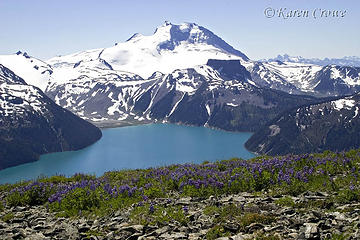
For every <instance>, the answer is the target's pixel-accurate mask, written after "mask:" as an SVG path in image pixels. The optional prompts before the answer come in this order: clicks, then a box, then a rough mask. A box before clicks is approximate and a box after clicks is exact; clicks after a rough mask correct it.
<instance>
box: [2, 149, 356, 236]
mask: <svg viewBox="0 0 360 240" xmlns="http://www.w3.org/2000/svg"><path fill="white" fill-rule="evenodd" d="M359 186H360V151H359V150H351V151H348V152H342V153H332V152H328V151H327V152H324V153H322V154H307V155H286V156H278V157H267V156H261V157H257V158H254V159H250V160H242V159H230V160H224V161H218V162H215V163H209V162H204V163H203V164H179V165H170V166H166V167H159V168H149V169H137V170H121V171H111V172H107V173H105V174H104V175H103V176H101V177H96V176H93V175H85V174H75V175H74V176H72V177H65V176H61V175H58V176H52V177H48V178H39V179H37V180H35V181H28V182H20V183H16V184H4V185H0V239H29V240H33V239H35V240H36V239H103V240H105V239H108V240H112V239H209V240H212V239H255V240H280V239H324V240H325V239H326V240H343V239H344V240H347V239H360V230H359V229H360V187H359Z"/></svg>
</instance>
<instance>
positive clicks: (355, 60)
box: [259, 54, 360, 67]
mask: <svg viewBox="0 0 360 240" xmlns="http://www.w3.org/2000/svg"><path fill="white" fill-rule="evenodd" d="M259 61H260V62H275V61H281V62H291V63H307V64H315V65H319V66H327V65H337V66H347V67H360V57H356V56H347V57H343V58H324V59H319V58H303V57H301V56H296V57H294V56H289V55H288V54H284V55H278V56H277V57H275V58H269V59H261V60H259Z"/></svg>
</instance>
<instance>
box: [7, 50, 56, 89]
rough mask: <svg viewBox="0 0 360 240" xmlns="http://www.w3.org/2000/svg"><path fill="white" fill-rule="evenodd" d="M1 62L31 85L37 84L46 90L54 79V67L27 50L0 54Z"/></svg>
mask: <svg viewBox="0 0 360 240" xmlns="http://www.w3.org/2000/svg"><path fill="white" fill-rule="evenodd" d="M0 64H2V65H3V66H5V67H7V68H9V69H11V71H13V72H14V73H15V74H16V75H17V76H19V77H21V78H23V79H25V80H26V83H27V84H29V85H33V86H36V87H38V88H40V89H41V90H42V91H45V89H46V87H47V84H48V83H49V82H50V80H51V79H52V74H53V69H52V67H51V66H50V65H49V64H47V63H45V62H43V61H41V60H39V59H37V58H34V57H31V56H29V55H28V54H27V53H26V52H24V53H22V52H20V51H19V52H17V53H16V54H12V55H0Z"/></svg>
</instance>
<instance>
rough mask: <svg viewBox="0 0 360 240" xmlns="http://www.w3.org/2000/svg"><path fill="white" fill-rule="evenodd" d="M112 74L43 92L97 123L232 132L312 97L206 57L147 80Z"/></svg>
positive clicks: (255, 125)
mask: <svg viewBox="0 0 360 240" xmlns="http://www.w3.org/2000/svg"><path fill="white" fill-rule="evenodd" d="M108 71H109V73H110V72H113V71H114V70H108ZM116 73H117V74H115V72H113V74H114V75H111V76H112V77H110V75H108V76H103V77H98V78H91V77H87V76H84V75H82V76H80V77H79V78H77V79H74V80H72V81H69V82H65V83H63V84H57V85H54V87H51V88H48V92H47V94H48V95H49V96H50V97H51V98H52V99H54V100H55V101H56V102H57V103H58V104H60V105H61V106H63V107H65V108H67V109H69V110H70V111H72V112H74V113H76V114H77V115H79V116H81V117H83V118H84V119H88V120H91V121H93V122H95V123H96V122H98V123H99V125H103V124H105V123H114V122H117V121H127V122H134V121H137V122H144V121H145V122H147V121H167V122H174V123H183V124H191V125H198V126H202V125H205V126H210V127H215V128H221V129H226V130H237V131H253V130H256V129H258V128H259V127H260V126H261V124H265V123H266V122H267V121H269V120H270V119H271V118H272V117H275V116H276V115H277V114H279V113H280V112H281V111H283V110H284V106H286V107H291V106H298V105H301V104H305V103H309V102H312V101H315V99H314V98H312V97H304V96H295V95H289V94H286V93H282V92H279V91H273V90H270V89H262V88H259V87H256V86H255V85H253V82H252V81H251V75H250V73H249V72H248V71H247V70H246V68H245V67H244V66H242V65H241V64H240V60H228V61H227V60H211V59H210V60H209V61H208V63H207V65H199V66H196V67H194V68H188V69H179V70H175V71H173V72H172V73H170V74H162V73H155V74H153V76H152V77H151V78H149V79H147V80H144V79H142V78H141V77H139V76H138V75H133V74H129V73H126V72H122V73H121V72H120V71H116Z"/></svg>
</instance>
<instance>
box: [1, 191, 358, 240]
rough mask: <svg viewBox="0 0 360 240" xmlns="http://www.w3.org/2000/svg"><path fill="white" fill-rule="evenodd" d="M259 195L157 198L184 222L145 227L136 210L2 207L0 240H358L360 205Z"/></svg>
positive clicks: (317, 195) (318, 197) (315, 196)
mask: <svg viewBox="0 0 360 240" xmlns="http://www.w3.org/2000/svg"><path fill="white" fill-rule="evenodd" d="M258 195H260V196H255V195H254V194H249V193H239V194H235V195H228V196H222V197H218V198H216V197H214V196H210V197H209V198H207V199H203V200H201V199H198V198H191V197H186V198H177V199H155V200H153V201H152V202H153V204H154V205H155V207H154V208H160V207H161V206H164V207H170V206H174V207H176V206H180V207H181V208H182V209H183V210H184V212H185V213H184V215H185V219H184V221H182V222H178V221H171V222H169V223H168V224H161V223H160V222H158V223H156V224H149V225H141V224H139V222H137V221H138V220H139V219H137V218H136V216H134V215H132V214H131V212H132V211H133V209H134V207H135V206H132V207H130V208H128V209H126V210H121V211H120V210H119V211H116V212H114V213H112V214H111V215H108V216H103V217H99V218H91V217H86V218H85V217H81V216H80V217H76V218H64V217H57V216H56V214H54V213H50V212H49V211H48V209H47V208H46V207H45V206H34V207H20V206H18V207H12V208H5V209H4V210H3V211H2V213H1V214H0V219H1V220H0V239H4V240H5V239H29V240H30V239H31V240H36V239H99V240H100V239H102V240H105V239H224V240H225V239H234V240H235V239H236V240H242V239H360V230H359V228H360V203H353V204H336V203H332V202H331V201H330V199H331V197H332V196H331V195H329V194H327V193H322V192H305V193H303V194H301V195H300V196H298V197H290V196H288V197H283V196H270V195H269V194H258ZM136 207H137V206H136ZM137 217H139V216H137ZM140 217H141V216H140Z"/></svg>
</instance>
